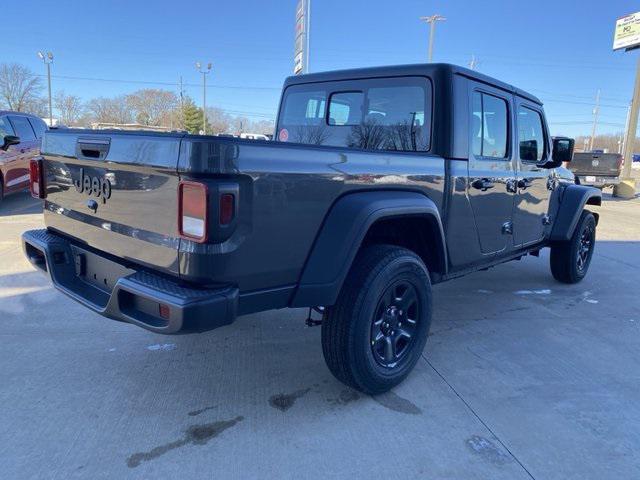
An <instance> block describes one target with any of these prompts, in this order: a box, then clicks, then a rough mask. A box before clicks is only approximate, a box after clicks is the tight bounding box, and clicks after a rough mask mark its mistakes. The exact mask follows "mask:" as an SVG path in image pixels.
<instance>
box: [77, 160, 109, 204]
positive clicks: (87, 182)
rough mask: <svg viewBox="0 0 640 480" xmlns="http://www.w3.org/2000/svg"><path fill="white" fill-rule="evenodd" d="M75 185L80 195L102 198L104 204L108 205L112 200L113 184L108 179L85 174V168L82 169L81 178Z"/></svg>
mask: <svg viewBox="0 0 640 480" xmlns="http://www.w3.org/2000/svg"><path fill="white" fill-rule="evenodd" d="M73 184H74V185H75V187H76V190H77V191H78V193H86V194H87V195H93V196H94V197H98V198H102V203H107V199H108V198H111V182H110V181H109V180H107V179H106V178H98V177H90V176H89V175H85V174H84V168H81V169H80V178H78V179H77V180H75V181H74V182H73Z"/></svg>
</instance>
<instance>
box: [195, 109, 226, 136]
mask: <svg viewBox="0 0 640 480" xmlns="http://www.w3.org/2000/svg"><path fill="white" fill-rule="evenodd" d="M231 121H232V117H231V116H229V115H228V114H227V113H225V111H224V110H222V109H221V108H217V107H209V108H207V133H212V134H214V135H215V134H218V133H228V132H229V129H230V127H231ZM200 123H201V126H200V128H202V122H200Z"/></svg>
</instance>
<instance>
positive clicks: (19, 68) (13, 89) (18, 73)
mask: <svg viewBox="0 0 640 480" xmlns="http://www.w3.org/2000/svg"><path fill="white" fill-rule="evenodd" d="M41 90H42V82H41V81H40V79H39V78H38V77H36V76H35V75H34V74H33V72H32V71H31V70H29V69H28V68H27V67H25V66H23V65H20V64H18V63H3V64H0V100H2V103H4V104H5V105H6V106H7V107H8V108H9V109H10V110H16V111H18V112H22V111H25V109H26V108H27V107H28V106H29V105H30V104H31V105H32V106H33V105H34V104H36V103H37V101H38V99H39V97H40V91H41Z"/></svg>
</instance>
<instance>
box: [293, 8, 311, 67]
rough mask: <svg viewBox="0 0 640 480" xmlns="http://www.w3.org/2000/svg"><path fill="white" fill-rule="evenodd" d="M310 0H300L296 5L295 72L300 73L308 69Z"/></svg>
mask: <svg viewBox="0 0 640 480" xmlns="http://www.w3.org/2000/svg"><path fill="white" fill-rule="evenodd" d="M308 8H309V2H308V0H298V4H297V6H296V36H295V44H294V52H293V73H294V74H296V75H299V74H301V73H306V72H307V70H308V62H309V52H308V51H307V45H308V41H307V36H308V34H309V27H308V25H307V21H308Z"/></svg>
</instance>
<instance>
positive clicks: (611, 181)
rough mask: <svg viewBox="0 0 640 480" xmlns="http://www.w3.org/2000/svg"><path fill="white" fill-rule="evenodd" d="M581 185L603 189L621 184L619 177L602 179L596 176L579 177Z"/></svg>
mask: <svg viewBox="0 0 640 480" xmlns="http://www.w3.org/2000/svg"><path fill="white" fill-rule="evenodd" d="M578 178H579V179H580V185H588V186H593V187H602V186H606V185H617V184H619V183H620V178H619V177H602V176H596V175H578Z"/></svg>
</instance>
